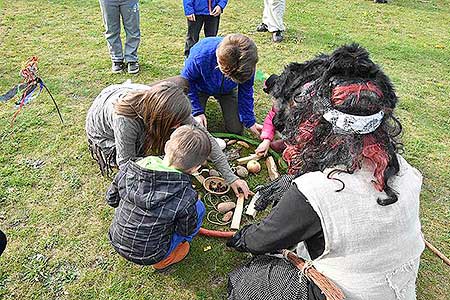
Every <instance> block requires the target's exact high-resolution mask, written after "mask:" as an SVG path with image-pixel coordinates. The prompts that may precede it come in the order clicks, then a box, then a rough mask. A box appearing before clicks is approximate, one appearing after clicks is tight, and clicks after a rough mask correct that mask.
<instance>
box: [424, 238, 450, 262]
mask: <svg viewBox="0 0 450 300" xmlns="http://www.w3.org/2000/svg"><path fill="white" fill-rule="evenodd" d="M423 240H424V242H425V245H426V246H427V248H428V249H430V251H431V252H433V253H434V254H436V256H438V257H439V258H440V259H442V260H443V261H444V263H446V264H447V265H449V266H450V259H448V257H446V256H445V255H444V254H443V253H442V252H441V251H439V250H438V249H437V248H436V247H434V246H433V245H432V244H430V243H429V242H428V241H427V240H426V239H423Z"/></svg>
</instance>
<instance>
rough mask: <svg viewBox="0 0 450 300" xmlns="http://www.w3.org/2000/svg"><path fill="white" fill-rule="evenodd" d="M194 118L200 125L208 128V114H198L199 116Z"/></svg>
mask: <svg viewBox="0 0 450 300" xmlns="http://www.w3.org/2000/svg"><path fill="white" fill-rule="evenodd" d="M194 119H195V120H196V121H197V122H198V123H199V124H200V125H202V126H203V127H205V128H207V126H208V122H207V121H206V116H205V114H201V115H198V116H196V117H194Z"/></svg>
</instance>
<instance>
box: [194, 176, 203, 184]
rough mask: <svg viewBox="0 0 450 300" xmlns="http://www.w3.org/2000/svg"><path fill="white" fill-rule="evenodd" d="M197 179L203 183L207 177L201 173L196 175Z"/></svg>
mask: <svg viewBox="0 0 450 300" xmlns="http://www.w3.org/2000/svg"><path fill="white" fill-rule="evenodd" d="M194 177H195V179H197V181H198V182H200V183H201V184H202V185H203V182H204V181H205V177H203V176H202V175H200V174H197V175H194Z"/></svg>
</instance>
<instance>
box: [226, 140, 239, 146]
mask: <svg viewBox="0 0 450 300" xmlns="http://www.w3.org/2000/svg"><path fill="white" fill-rule="evenodd" d="M236 142H237V141H236V140H229V141H228V142H227V146H230V145H233V144H234V143H236Z"/></svg>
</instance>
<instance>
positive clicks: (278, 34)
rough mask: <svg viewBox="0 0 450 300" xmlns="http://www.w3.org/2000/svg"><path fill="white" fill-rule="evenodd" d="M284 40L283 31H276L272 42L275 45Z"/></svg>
mask: <svg viewBox="0 0 450 300" xmlns="http://www.w3.org/2000/svg"><path fill="white" fill-rule="evenodd" d="M282 40H283V32H282V31H275V32H274V33H272V41H273V42H274V43H279V42H281V41H282Z"/></svg>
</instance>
